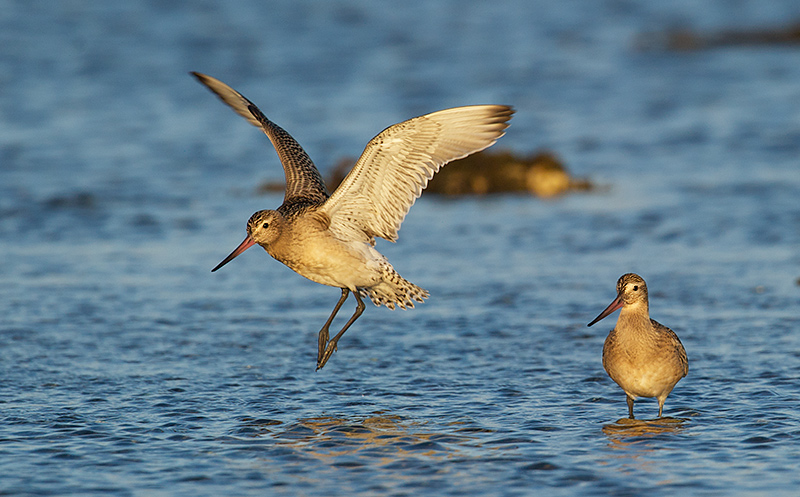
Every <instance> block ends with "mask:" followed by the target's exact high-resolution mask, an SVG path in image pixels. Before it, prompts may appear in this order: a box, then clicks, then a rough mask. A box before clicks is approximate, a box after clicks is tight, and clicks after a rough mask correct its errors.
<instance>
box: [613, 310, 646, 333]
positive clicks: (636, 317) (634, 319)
mask: <svg viewBox="0 0 800 497" xmlns="http://www.w3.org/2000/svg"><path fill="white" fill-rule="evenodd" d="M617 330H626V332H627V333H630V334H632V335H642V334H649V333H652V332H653V324H652V323H651V322H650V313H649V312H648V309H647V304H646V303H642V302H638V303H635V304H631V305H626V306H624V307H623V308H622V309H621V310H620V313H619V318H618V319H617Z"/></svg>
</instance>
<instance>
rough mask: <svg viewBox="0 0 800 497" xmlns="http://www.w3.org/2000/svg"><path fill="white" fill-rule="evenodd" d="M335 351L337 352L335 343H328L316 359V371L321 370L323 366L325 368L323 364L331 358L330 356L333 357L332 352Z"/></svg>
mask: <svg viewBox="0 0 800 497" xmlns="http://www.w3.org/2000/svg"><path fill="white" fill-rule="evenodd" d="M336 350H337V347H336V342H335V341H330V342H328V346H327V347H325V350H324V351H323V352H322V354H321V355H320V356H319V358H318V359H317V371H319V370H320V369H322V367H323V366H325V363H327V362H328V359H330V358H331V356H332V355H333V353H334V352H336Z"/></svg>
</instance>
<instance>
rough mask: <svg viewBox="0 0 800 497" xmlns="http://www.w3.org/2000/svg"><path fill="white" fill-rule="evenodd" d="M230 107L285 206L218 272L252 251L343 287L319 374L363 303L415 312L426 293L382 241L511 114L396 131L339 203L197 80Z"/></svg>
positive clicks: (463, 113)
mask: <svg viewBox="0 0 800 497" xmlns="http://www.w3.org/2000/svg"><path fill="white" fill-rule="evenodd" d="M192 74H193V75H194V76H195V77H196V78H197V79H198V80H199V81H200V82H201V83H203V84H204V85H206V86H207V87H208V88H209V89H210V90H211V91H212V92H214V93H215V94H216V95H217V96H218V97H219V98H220V99H221V100H222V101H223V102H225V103H226V104H228V105H229V106H230V107H231V108H233V110H234V111H236V112H237V113H238V114H239V115H241V116H242V117H244V118H245V119H247V120H248V121H249V122H250V124H253V125H254V126H258V127H259V128H261V130H262V131H263V132H264V133H265V134H266V135H267V137H269V139H270V141H271V142H272V145H273V146H274V147H275V150H276V151H277V153H278V157H279V158H280V161H281V164H283V169H284V173H285V175H286V192H285V195H284V199H283V204H282V205H281V206H280V207H278V208H277V209H276V210H262V211H258V212H256V213H255V214H253V215H252V216H251V217H250V220H249V221H248V222H247V237H246V238H245V239H244V241H243V242H242V243H241V244H240V245H239V246H238V247H237V248H236V249H235V250H234V251H233V252H231V254H230V255H229V256H228V257H226V258H225V259H224V260H223V261H222V262H220V263H219V265H217V267H215V268H214V269H212V271H216V270H217V269H219V268H221V267H222V266H224V265H225V264H227V263H228V262H230V261H231V260H232V259H233V258H234V257H236V256H238V255H239V254H241V253H242V252H244V251H245V250H247V249H248V248H250V247H252V246H253V245H255V244H259V245H261V246H262V247H263V248H264V249H265V250H266V251H267V252H268V253H269V255H271V256H272V257H274V258H275V259H277V260H278V261H280V262H282V263H284V264H285V265H287V266H288V267H290V268H291V269H293V270H294V271H295V272H297V273H298V274H300V275H301V276H304V277H306V278H308V279H310V280H311V281H315V282H317V283H321V284H323V285H329V286H334V287H338V288H341V290H342V295H341V297H340V298H339V301H338V302H337V303H336V306H335V307H334V308H333V312H331V315H330V317H328V320H327V321H326V322H325V324H324V325H323V326H322V329H321V330H320V332H319V341H318V350H317V369H318V370H319V369H320V368H322V367H323V366H324V365H325V363H326V362H327V361H328V359H329V358H330V356H331V354H333V352H334V351H335V350H336V347H337V343H338V341H339V339H340V338H341V337H342V335H343V334H344V332H345V331H347V329H348V328H349V327H350V326H351V325H352V324H353V322H354V321H355V320H356V319H358V317H359V316H361V313H362V312H364V307H365V306H364V302H363V301H362V300H361V299H362V297H369V298H370V299H371V300H372V302H374V303H375V305H377V306H380V305H385V306H386V307H388V308H390V309H394V307H395V306H399V307H401V308H403V309H405V308H406V307H414V301H417V302H422V301H423V299H425V298H427V297H428V292H427V291H426V290H424V289H423V288H420V287H418V286H417V285H414V284H413V283H411V282H409V281H407V280H405V279H404V278H403V277H402V276H400V275H399V274H398V273H397V271H395V269H394V268H393V267H392V265H391V264H390V263H389V261H388V260H387V259H386V257H384V256H383V255H382V254H381V253H380V252H378V251H377V250H376V249H375V237H381V238H384V239H386V240H389V241H395V240H396V239H397V231H398V230H399V229H400V224H401V223H402V222H403V219H404V218H405V216H406V214H407V213H408V210H409V209H410V208H411V206H412V205H413V204H414V201H415V200H416V199H417V198H418V197H419V196H420V195H421V194H422V190H423V189H424V188H425V187H426V186H427V184H428V181H429V180H430V179H431V178H432V177H433V175H434V173H436V172H437V171H438V170H439V168H441V167H442V166H443V165H445V164H447V163H448V162H450V161H453V160H456V159H460V158H462V157H466V156H467V155H469V154H472V153H475V152H479V151H481V150H483V149H485V148H487V147H489V146H491V145H492V144H493V143H494V142H495V141H497V139H498V138H500V137H501V136H503V134H504V132H505V129H506V128H507V127H508V120H509V119H511V115H512V114H513V113H514V111H513V109H512V108H511V107H508V106H504V105H474V106H467V107H456V108H453V109H446V110H442V111H439V112H434V113H431V114H427V115H424V116H420V117H415V118H413V119H409V120H408V121H405V122H402V123H399V124H395V125H394V126H390V127H388V128H386V129H385V130H383V131H382V132H381V133H379V134H378V135H377V136H376V137H375V138H373V139H372V140H370V142H369V143H368V144H367V146H366V148H365V149H364V152H363V153H362V154H361V157H360V158H359V159H358V161H357V162H356V164H355V165H354V166H353V169H352V170H351V171H350V173H349V174H348V175H347V177H346V178H345V179H344V180H343V181H342V183H341V184H340V185H339V187H338V188H337V189H336V191H335V192H333V194H332V195H329V194H328V190H327V189H326V188H325V183H324V182H323V181H322V177H321V176H320V174H319V172H318V171H317V168H316V167H315V166H314V163H313V162H311V159H310V158H309V157H308V155H307V154H306V153H305V151H304V150H303V148H302V147H301V146H300V144H298V143H297V142H296V141H295V140H294V138H292V137H291V136H290V135H289V133H287V132H286V131H284V130H283V129H282V128H281V127H279V126H278V125H276V124H275V123H273V122H272V121H270V120H269V119H267V118H266V117H265V116H264V114H263V113H262V112H261V111H260V110H259V109H258V107H256V106H255V105H254V104H253V103H252V102H250V100H248V99H246V98H245V97H244V96H242V95H241V94H240V93H239V92H237V91H236V90H234V89H233V88H231V87H230V86H228V85H226V84H225V83H223V82H222V81H219V80H217V79H215V78H212V77H210V76H206V75H204V74H200V73H196V72H193V73H192ZM351 292H352V293H353V296H354V297H355V299H356V303H357V305H356V310H355V312H354V313H353V315H352V316H351V317H350V319H349V320H348V321H347V322H346V323H345V325H344V326H343V327H342V329H341V330H340V331H339V332H338V333H337V334H336V335H335V336H334V337H333V338H329V336H330V335H329V327H330V325H331V322H332V321H333V319H334V317H335V316H336V314H337V313H338V312H339V309H340V308H341V307H342V304H344V302H345V300H346V299H347V297H348V295H349V294H350V293H351Z"/></svg>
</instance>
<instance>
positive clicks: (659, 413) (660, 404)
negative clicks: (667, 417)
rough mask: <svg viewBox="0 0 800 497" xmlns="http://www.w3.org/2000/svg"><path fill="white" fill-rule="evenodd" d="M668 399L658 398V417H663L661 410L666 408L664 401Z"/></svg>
mask: <svg viewBox="0 0 800 497" xmlns="http://www.w3.org/2000/svg"><path fill="white" fill-rule="evenodd" d="M665 400H667V399H658V417H659V418H660V417H661V411H662V410H664V401H665Z"/></svg>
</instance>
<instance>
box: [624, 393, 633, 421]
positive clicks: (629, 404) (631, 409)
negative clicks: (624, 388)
mask: <svg viewBox="0 0 800 497" xmlns="http://www.w3.org/2000/svg"><path fill="white" fill-rule="evenodd" d="M625 398H626V399H627V400H628V417H629V418H631V419H635V418H634V417H633V399H632V398H630V397H628V396H627V395H626V396H625Z"/></svg>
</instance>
